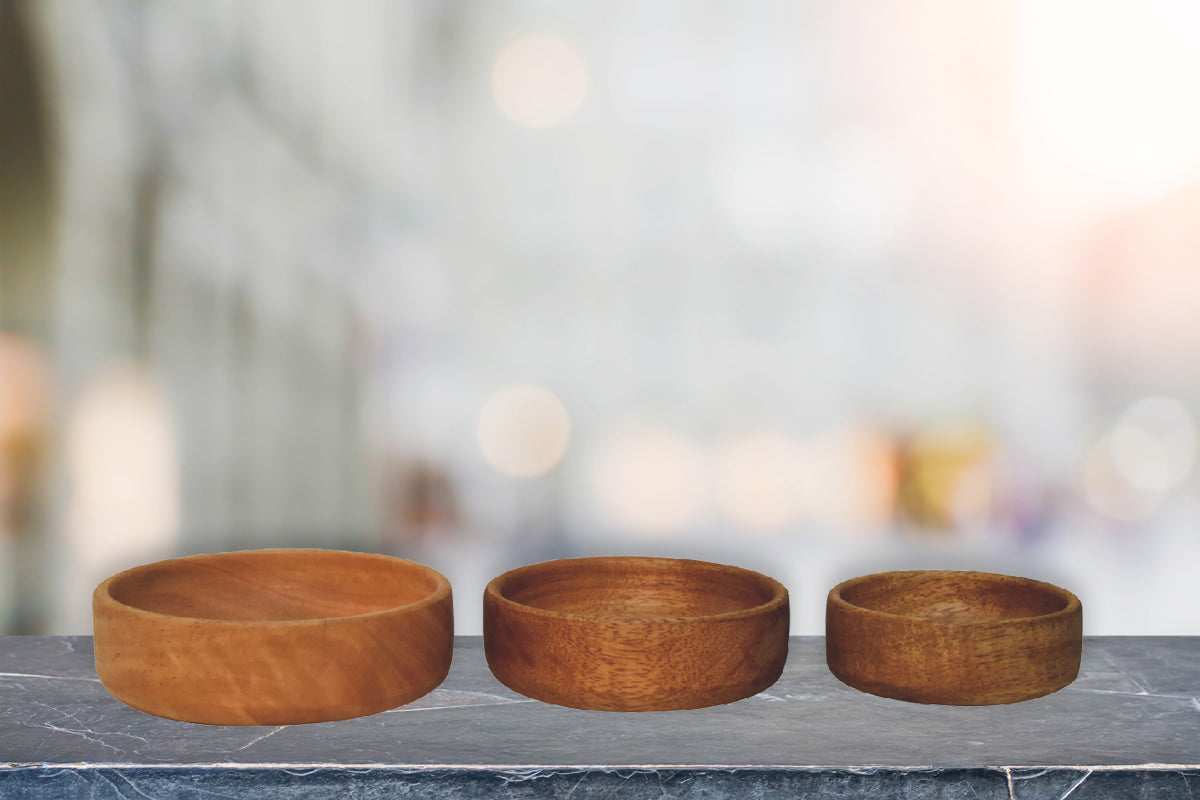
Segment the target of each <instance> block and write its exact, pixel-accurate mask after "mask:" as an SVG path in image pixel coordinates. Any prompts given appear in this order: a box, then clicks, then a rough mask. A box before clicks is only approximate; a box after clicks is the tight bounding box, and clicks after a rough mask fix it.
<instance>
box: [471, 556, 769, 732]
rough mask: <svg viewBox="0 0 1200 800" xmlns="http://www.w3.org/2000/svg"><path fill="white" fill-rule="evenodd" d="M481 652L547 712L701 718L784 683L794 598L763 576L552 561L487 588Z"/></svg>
mask: <svg viewBox="0 0 1200 800" xmlns="http://www.w3.org/2000/svg"><path fill="white" fill-rule="evenodd" d="M483 644H484V650H485V652H486V654H487V661H488V666H489V667H491V669H492V673H493V674H495V676H496V677H497V678H498V679H499V680H500V682H501V683H503V684H504V685H506V686H508V687H509V688H511V689H513V690H515V691H518V692H520V693H521V694H524V695H527V696H529V697H533V698H535V699H538V700H544V701H546V702H548V703H556V704H558V705H563V706H571V707H573V708H585V709H596V710H602V711H666V710H670V709H682V708H703V707H705V706H713V705H718V704H720V703H730V702H733V701H734V700H740V699H742V698H743V697H748V696H750V695H752V694H754V693H756V692H760V691H762V690H763V689H765V688H767V687H768V686H770V685H771V684H773V683H774V682H775V681H776V680H777V679H778V678H779V673H780V672H781V671H782V670H783V662H784V661H785V660H786V658H787V645H788V594H787V590H786V589H784V588H783V586H782V585H781V584H780V583H778V582H777V581H774V580H772V579H771V578H768V577H766V576H765V575H760V574H758V573H757V572H751V571H749V570H745V569H739V568H737V567H728V566H724V565H721V564H710V563H707V562H704V561H686V560H679V559H668V558H631V557H630V558H618V557H609V558H573V559H564V560H561V561H547V562H545V563H542V564H533V565H530V566H526V567H521V568H519V569H515V570H513V571H511V572H506V573H504V574H503V575H501V576H499V577H498V578H495V579H494V580H492V582H491V583H489V584H488V585H487V588H486V589H485V590H484V594H483Z"/></svg>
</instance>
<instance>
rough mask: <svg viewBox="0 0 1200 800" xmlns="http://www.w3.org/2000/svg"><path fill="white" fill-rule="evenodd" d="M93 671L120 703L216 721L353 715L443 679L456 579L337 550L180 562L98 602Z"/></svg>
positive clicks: (113, 587) (288, 721)
mask: <svg viewBox="0 0 1200 800" xmlns="http://www.w3.org/2000/svg"><path fill="white" fill-rule="evenodd" d="M92 610H93V620H94V626H95V635H96V671H97V672H98V673H99V675H100V680H101V681H102V682H103V683H104V686H105V687H106V688H107V689H108V690H109V691H110V692H112V694H113V695H115V696H116V697H117V699H119V700H121V701H123V702H125V703H127V704H128V705H131V706H133V707H134V708H137V709H140V710H142V711H145V712H147V713H150V714H156V715H158V716H160V717H169V718H170V719H178V720H184V721H187V722H204V723H208V724H210V725H292V724H296V723H302V722H321V721H325V720H335V719H348V718H350V717H357V716H361V715H363V714H373V713H375V712H378V711H384V710H386V709H389V708H394V707H395V706H399V705H403V704H404V703H408V702H411V701H413V700H415V699H417V698H418V697H420V696H422V695H424V694H426V693H427V692H429V691H431V690H432V689H434V688H435V687H436V686H437V685H438V684H440V683H441V682H442V680H443V679H444V678H445V677H446V672H447V670H449V668H450V656H451V652H452V648H453V617H452V611H451V598H450V584H449V583H448V582H447V581H446V579H445V578H444V577H442V576H441V575H440V574H439V573H437V572H435V571H434V570H432V569H430V568H429V567H425V566H422V565H420V564H416V563H413V562H412V561H405V560H403V559H399V558H391V557H389V556H381V555H369V554H365V553H345V552H340V551H336V550H248V551H243V552H235V553H218V554H214V555H203V556H192V557H189V558H176V559H171V560H168V561H160V562H158V563H155V564H147V565H145V566H141V567H135V568H133V569H130V570H127V571H125V572H122V573H120V574H118V575H114V576H113V577H111V578H109V579H108V580H106V581H104V582H103V583H101V584H100V585H99V586H98V587H96V591H95V594H94V595H93V598H92Z"/></svg>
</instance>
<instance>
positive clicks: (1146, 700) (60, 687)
mask: <svg viewBox="0 0 1200 800" xmlns="http://www.w3.org/2000/svg"><path fill="white" fill-rule="evenodd" d="M0 698H2V699H3V710H2V712H0V798H7V797H37V796H46V797H58V798H70V797H87V798H101V797H104V798H108V797H111V798H130V799H132V798H165V797H197V798H201V797H205V798H211V797H213V796H214V795H215V796H218V797H220V796H228V797H245V796H264V797H265V796H270V797H282V798H290V797H346V796H352V797H359V798H374V797H385V796H393V795H395V794H404V795H405V796H408V797H438V798H448V797H474V798H483V797H531V798H532V797H570V798H572V800H592V799H593V798H594V799H595V800H602V799H603V798H617V797H626V796H629V797H654V798H658V797H678V798H693V797H694V798H701V797H704V798H721V797H747V796H749V797H761V798H771V797H847V796H849V797H853V796H860V797H907V798H924V797H930V798H933V797H937V798H943V797H945V798H949V797H959V796H961V797H977V798H998V800H1004V799H1005V798H1008V799H1009V800H1014V799H1015V798H1051V797H1053V798H1063V797H1067V796H1070V797H1071V798H1076V800H1079V799H1081V798H1087V797H1122V798H1124V797H1138V796H1150V795H1153V796H1155V797H1160V796H1161V797H1191V796H1192V793H1193V792H1196V794H1197V796H1200V637H1169V638H1142V637H1112V638H1109V637H1099V638H1088V639H1087V640H1086V641H1085V644H1084V653H1083V666H1082V670H1081V672H1080V676H1079V679H1078V680H1077V681H1075V683H1074V684H1072V685H1071V686H1069V687H1067V688H1066V689H1063V690H1062V691H1060V692H1057V693H1055V694H1052V695H1049V696H1047V697H1043V698H1038V699H1036V700H1030V701H1026V702H1024V703H1017V704H1014V705H1008V706H985V707H949V706H923V705H917V704H912V703H904V702H900V701H895V700H888V699H885V698H880V697H874V696H872V695H868V694H864V693H862V692H859V691H856V690H854V689H851V688H850V687H848V686H845V685H843V684H841V683H840V682H838V681H837V680H836V679H835V678H834V677H833V676H832V675H830V674H829V672H828V670H827V669H826V667H825V657H824V640H823V639H821V638H819V637H801V638H793V639H792V640H791V647H790V654H789V657H788V663H787V667H786V669H785V670H784V673H783V676H782V677H781V678H780V680H779V681H778V682H777V683H776V684H775V685H774V686H772V687H771V688H770V689H769V690H767V691H765V692H763V693H761V694H758V695H755V696H754V697H751V698H748V699H746V700H743V701H740V702H737V703H732V704H729V705H726V706H719V707H716V708H709V709H702V710H697V711H670V712H652V713H641V714H625V713H611V712H599V711H579V710H575V709H568V708H562V707H558V706H552V705H548V704H545V703H541V702H537V701H534V700H530V699H528V698H525V697H522V696H521V695H518V694H516V693H514V692H512V691H510V690H508V689H507V688H505V687H504V686H502V685H501V684H500V683H499V682H497V681H496V679H495V678H493V677H492V675H491V673H490V672H489V671H488V668H487V664H486V662H485V661H484V657H483V647H482V642H481V640H480V639H479V638H478V637H470V638H460V639H458V640H457V642H456V649H455V655H454V664H453V666H452V668H451V670H450V675H449V677H448V678H447V679H446V681H445V683H443V684H442V686H441V687H440V688H438V689H436V690H434V691H433V692H432V693H431V694H429V695H427V696H425V697H423V698H421V699H420V700H418V701H416V702H414V703H412V704H410V705H407V706H403V707H401V708H397V709H394V710H392V711H386V712H383V713H381V714H376V715H373V716H369V717H361V718H358V719H353V720H347V721H344V722H328V723H320V724H315V725H294V726H284V727H275V728H256V727H243V728H238V727H216V726H208V725H195V724H190V723H184V722H174V721H171V720H165V719H159V718H157V717H153V716H149V715H147V714H143V713H141V712H139V711H135V710H133V709H131V708H129V707H127V706H125V705H123V704H122V703H120V702H119V701H117V700H116V699H114V698H113V697H112V696H110V695H109V694H108V693H107V692H106V691H105V690H104V687H103V686H102V685H101V684H100V682H99V681H98V680H97V678H96V671H95V665H94V663H93V657H92V640H91V639H90V638H89V637H7V638H0ZM1147 793H1149V794H1147Z"/></svg>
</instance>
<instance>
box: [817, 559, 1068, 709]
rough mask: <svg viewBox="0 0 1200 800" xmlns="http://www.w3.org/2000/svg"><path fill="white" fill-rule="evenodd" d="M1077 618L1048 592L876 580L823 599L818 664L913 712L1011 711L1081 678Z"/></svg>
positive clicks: (925, 574)
mask: <svg viewBox="0 0 1200 800" xmlns="http://www.w3.org/2000/svg"><path fill="white" fill-rule="evenodd" d="M1082 647H1083V612H1082V609H1081V607H1080V605H1079V599H1078V598H1076V597H1075V595H1073V594H1071V593H1070V592H1068V591H1066V590H1065V589H1060V588H1059V587H1057V586H1054V585H1052V584H1049V583H1042V582H1041V581H1034V580H1029V579H1028V578H1014V577H1011V576H1008V575H995V574H992V573H988V572H954V571H935V570H917V571H912V572H881V573H878V574H875V575H866V576H863V577H861V578H854V579H852V580H848V581H846V582H844V583H841V584H838V585H837V586H835V587H834V588H833V589H832V590H830V592H829V601H828V604H827V605H826V616H825V656H826V661H827V662H828V664H829V669H830V671H831V672H832V673H833V674H834V675H835V676H837V678H838V679H840V680H841V681H843V682H844V683H847V684H849V685H851V686H853V687H854V688H856V689H861V690H862V691H864V692H870V693H871V694H877V695H881V696H883V697H891V698H895V699H897V700H909V701H912V702H915V703H942V704H946V705H959V706H980V705H992V704H996V703H1016V702H1019V701H1021V700H1029V699H1031V698H1034V697H1040V696H1042V695H1045V694H1049V693H1050V692H1054V691H1057V690H1059V689H1061V688H1063V687H1064V686H1066V685H1067V684H1069V683H1071V681H1073V680H1075V677H1076V676H1077V675H1078V674H1079V657H1080V653H1081V650H1082Z"/></svg>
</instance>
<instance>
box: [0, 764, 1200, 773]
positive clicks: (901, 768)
mask: <svg viewBox="0 0 1200 800" xmlns="http://www.w3.org/2000/svg"><path fill="white" fill-rule="evenodd" d="M35 769H45V770H85V771H86V770H114V769H115V770H122V769H137V770H164V771H165V770H181V769H188V770H210V769H213V770H229V771H238V772H253V771H259V770H271V771H281V772H287V773H292V774H297V773H312V772H318V771H321V770H333V771H341V772H356V773H358V772H374V771H382V772H395V773H399V774H420V773H425V772H439V773H445V772H461V773H494V774H503V775H513V776H521V775H526V774H528V775H531V776H532V775H536V774H540V773H544V772H552V773H554V774H579V773H630V774H652V773H656V772H660V771H664V770H674V771H688V772H844V773H847V774H851V775H873V774H878V773H914V772H955V771H962V770H984V771H993V772H1011V771H1013V770H1038V771H1040V772H1057V771H1072V772H1081V771H1088V772H1178V771H1180V770H1200V764H1162V763H1149V764H978V765H970V766H961V765H960V766H954V765H931V764H910V765H896V764H863V765H855V766H848V765H845V764H805V765H795V764H686V763H683V764H630V765H620V764H377V763H371V762H362V763H357V764H349V763H342V762H304V763H298V762H294V761H281V762H262V763H242V762H225V761H221V762H215V763H214V762H207V763H203V762H200V763H189V762H174V763H159V764H145V763H138V762H133V761H130V762H123V763H122V762H104V763H98V762H74V763H51V762H7V763H0V772H3V771H16V770H35Z"/></svg>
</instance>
